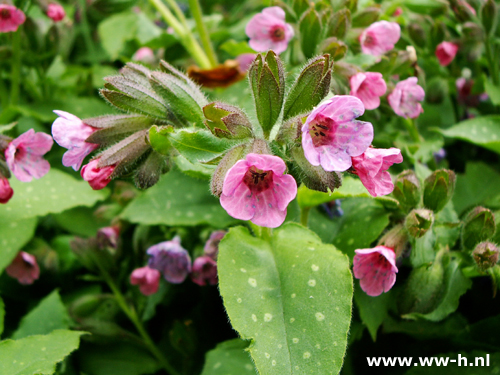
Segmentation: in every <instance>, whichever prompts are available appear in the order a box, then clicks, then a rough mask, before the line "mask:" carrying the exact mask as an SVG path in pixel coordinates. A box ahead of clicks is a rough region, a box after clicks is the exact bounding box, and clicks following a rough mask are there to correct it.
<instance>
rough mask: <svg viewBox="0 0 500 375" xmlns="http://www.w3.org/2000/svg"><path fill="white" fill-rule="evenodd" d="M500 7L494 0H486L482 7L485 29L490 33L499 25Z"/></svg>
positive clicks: (482, 19)
mask: <svg viewBox="0 0 500 375" xmlns="http://www.w3.org/2000/svg"><path fill="white" fill-rule="evenodd" d="M497 18H498V9H497V5H496V4H495V1H494V0H486V1H485V3H484V5H483V7H482V9H481V21H482V23H483V27H484V31H485V32H486V34H490V33H491V32H492V31H493V30H495V28H496V25H497Z"/></svg>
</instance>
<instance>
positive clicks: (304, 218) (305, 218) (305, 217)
mask: <svg viewBox="0 0 500 375" xmlns="http://www.w3.org/2000/svg"><path fill="white" fill-rule="evenodd" d="M310 211H311V207H302V209H301V210H300V223H301V224H302V225H303V226H305V227H306V228H307V224H308V223H309V212H310Z"/></svg>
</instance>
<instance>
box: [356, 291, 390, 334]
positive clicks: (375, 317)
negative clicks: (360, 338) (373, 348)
mask: <svg viewBox="0 0 500 375" xmlns="http://www.w3.org/2000/svg"><path fill="white" fill-rule="evenodd" d="M391 296H392V293H391V292H390V291H389V292H388V293H382V294H381V295H379V296H377V297H371V296H369V295H368V294H366V293H365V292H363V291H362V290H361V287H360V286H359V281H356V282H355V287H354V301H355V302H356V306H357V307H358V309H359V317H360V318H361V321H362V322H363V324H364V325H366V327H367V328H368V332H370V336H371V337H372V340H373V341H376V340H377V331H378V328H379V327H380V325H381V324H382V322H383V321H384V319H385V318H386V317H387V312H388V310H389V305H390V303H391Z"/></svg>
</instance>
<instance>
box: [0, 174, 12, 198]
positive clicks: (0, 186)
mask: <svg viewBox="0 0 500 375" xmlns="http://www.w3.org/2000/svg"><path fill="white" fill-rule="evenodd" d="M13 195H14V190H12V188H11V187H10V184H9V180H7V179H6V178H5V177H2V176H0V203H7V202H8V201H9V200H10V198H12V196H13Z"/></svg>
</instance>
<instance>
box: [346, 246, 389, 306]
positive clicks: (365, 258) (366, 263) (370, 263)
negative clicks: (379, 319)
mask: <svg viewBox="0 0 500 375" xmlns="http://www.w3.org/2000/svg"><path fill="white" fill-rule="evenodd" d="M355 253H356V255H354V259H353V271H354V277H355V278H356V279H360V285H361V289H363V291H364V292H365V293H366V294H368V295H369V296H372V297H376V296H378V295H380V294H382V292H388V291H389V290H390V289H391V288H392V286H393V285H394V283H395V282H396V273H397V272H398V268H397V267H396V253H395V252H394V250H393V249H391V248H390V247H386V246H376V247H374V248H372V249H358V250H355Z"/></svg>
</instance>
